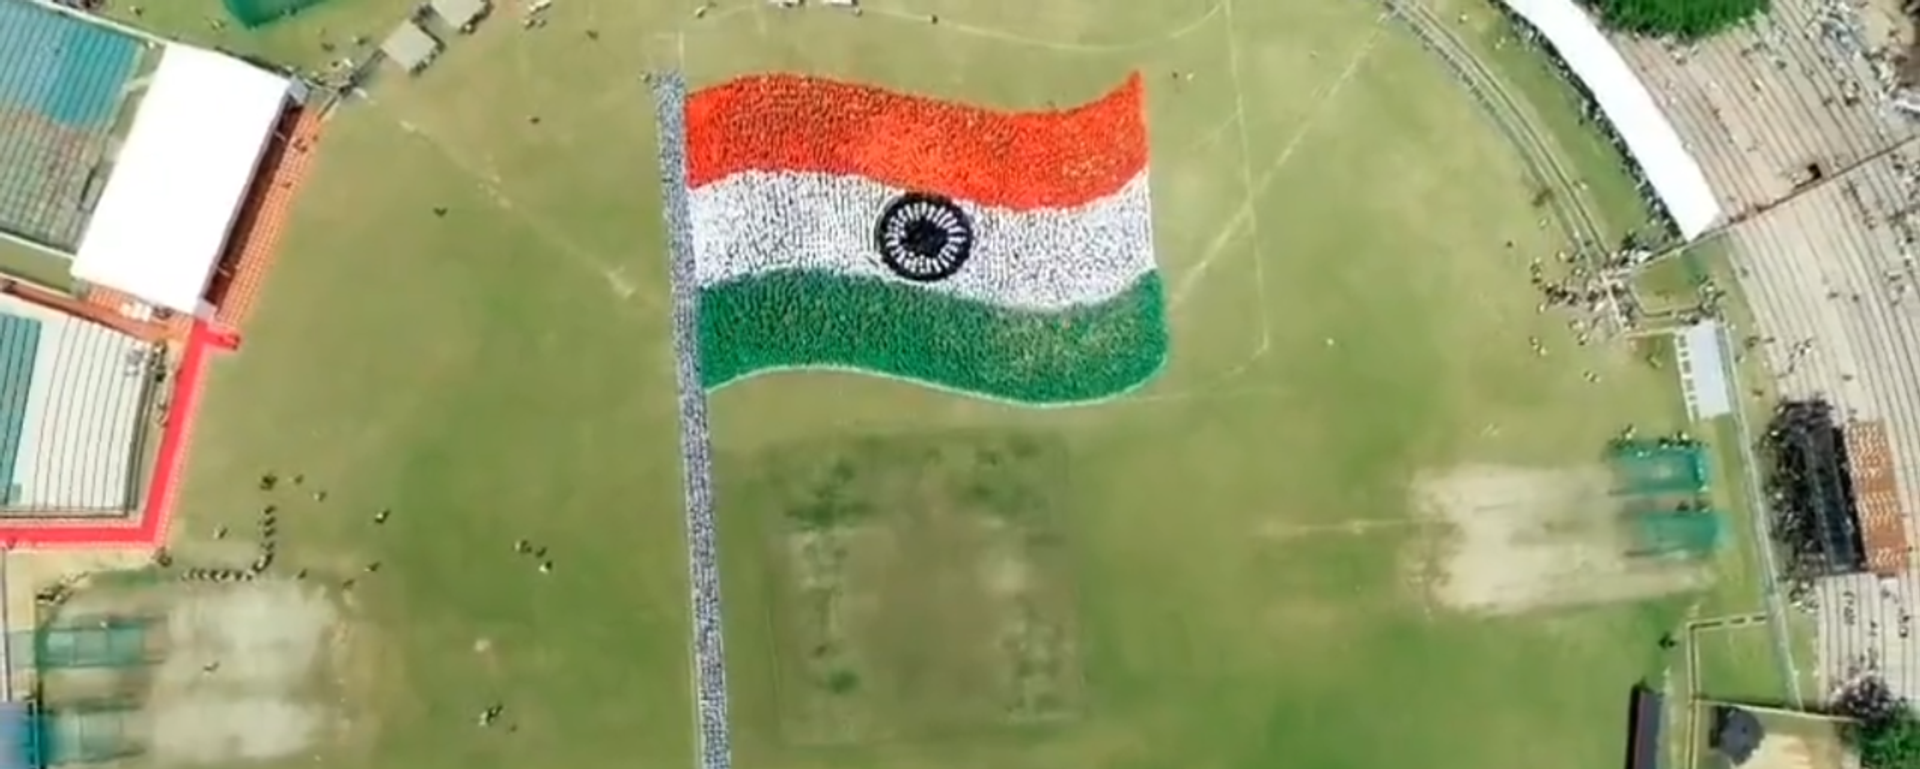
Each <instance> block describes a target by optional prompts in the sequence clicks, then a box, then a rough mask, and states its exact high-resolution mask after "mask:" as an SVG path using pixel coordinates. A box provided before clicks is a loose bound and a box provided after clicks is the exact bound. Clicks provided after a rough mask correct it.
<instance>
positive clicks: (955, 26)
mask: <svg viewBox="0 0 1920 769" xmlns="http://www.w3.org/2000/svg"><path fill="white" fill-rule="evenodd" d="M1228 2H1229V0H1219V2H1216V3H1214V4H1212V5H1209V6H1207V10H1206V11H1205V12H1204V13H1201V14H1200V15H1199V16H1198V17H1195V18H1194V19H1193V20H1192V21H1189V22H1187V23H1185V24H1182V25H1180V26H1179V27H1178V28H1176V29H1174V30H1173V31H1172V32H1168V33H1166V34H1161V35H1155V36H1153V37H1149V38H1141V39H1139V40H1130V41H1127V42H1123V43H1076V42H1072V41H1068V40H1048V39H1046V38H1041V37H1028V36H1026V35H1021V34H1018V33H1014V32H1006V31H1003V30H998V29H993V28H991V27H982V26H977V25H973V24H967V23H965V22H956V21H950V20H948V19H944V18H943V19H941V20H940V24H939V25H938V28H939V29H941V30H951V31H954V32H959V33H961V34H963V35H972V36H974V37H984V38H987V39H989V40H999V41H1001V42H1006V43H1018V44H1020V45H1030V46H1034V47H1036V48H1047V49H1051V50H1055V51H1066V52H1068V53H1114V52H1119V51H1131V50H1135V49H1139V48H1148V47H1151V46H1155V45H1160V44H1163V43H1170V42H1173V41H1175V40H1179V39H1180V38H1183V37H1186V36H1187V35H1189V34H1192V33H1193V32H1194V31H1196V30H1198V29H1200V28H1201V27H1202V26H1205V25H1206V23H1207V22H1208V21H1209V20H1211V19H1212V18H1213V17H1214V15H1215V14H1218V13H1220V12H1221V10H1222V9H1224V8H1226V7H1227V5H1228ZM868 15H871V16H878V17H881V18H890V19H895V20H899V21H912V22H918V23H920V24H925V25H928V26H934V25H933V24H932V22H930V21H928V18H927V15H926V14H920V13H907V12H905V11H895V10H889V9H882V8H875V9H871V10H870V11H869V12H868Z"/></svg>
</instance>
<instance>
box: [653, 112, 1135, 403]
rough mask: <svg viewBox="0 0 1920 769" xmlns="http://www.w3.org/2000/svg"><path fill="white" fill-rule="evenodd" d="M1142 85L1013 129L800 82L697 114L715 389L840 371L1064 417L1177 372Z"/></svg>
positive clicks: (696, 177) (701, 246)
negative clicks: (1156, 254)
mask: <svg viewBox="0 0 1920 769" xmlns="http://www.w3.org/2000/svg"><path fill="white" fill-rule="evenodd" d="M1142 88H1143V87H1142V84H1141V82H1140V79H1139V77H1138V76H1137V75H1136V76H1134V77H1132V78H1130V79H1129V80H1127V82H1126V83H1125V84H1123V85H1122V86H1120V87H1119V88H1118V89H1117V90H1115V91H1113V92H1112V93H1109V94H1107V95H1106V96H1104V97H1101V98H1099V99H1097V100H1095V101H1093V102H1090V103H1087V104H1084V105H1081V106H1078V107H1073V108H1069V109H1061V110H1053V111H1044V112H1005V111H994V110H989V109H986V108H981V107H975V106H969V105H962V104H955V103H952V102H945V101H938V100H934V99H928V98H922V97H917V96H909V95H903V94H898V93H893V92H889V91H883V90H880V89H876V88H871V87H867V86H861V85H854V84H848V83H842V82H836V81H831V80H824V79H818V78H811V77H801V76H794V75H767V76H757V77H747V78H743V79H739V80H734V81H731V82H728V83H725V84H722V85H719V86H715V87H712V88H708V89H706V90H703V91H699V92H696V93H694V94H693V95H692V96H691V97H689V98H688V100H687V104H686V122H685V132H686V133H685V142H686V144H685V150H686V153H687V154H686V172H687V187H688V188H689V189H688V205H687V210H688V215H689V217H690V219H691V229H692V232H691V233H690V234H691V240H692V244H693V248H692V250H693V254H694V264H695V273H696V274H697V277H698V285H699V289H700V304H699V313H700V323H699V329H700V350H701V369H702V372H703V373H702V379H703V380H704V383H705V384H706V385H707V386H708V387H710V388H711V387H719V386H722V385H725V384H727V383H729V382H733V381H736V380H738V379H741V378H743V377H747V376H750V375H753V374H755V373H758V372H762V371H769V370H777V369H787V368H839V369H850V370H858V371H863V372H868V373H873V374H878V375H882V376H891V377H898V378H903V379H908V380H913V381H916V382H920V383H923V384H927V385H932V386H936V387H943V388H949V389H954V390H959V391H964V392H968V393H973V394H977V395H982V396H986V397H992V398H999V399H1004V400H1010V401H1016V402H1022V403H1034V404H1060V403H1075V402H1083V401H1090V400H1096V399H1100V398H1105V397H1109V396H1113V395H1117V394H1120V393H1122V392H1124V391H1127V390H1129V389H1132V388H1134V387H1137V386H1139V385H1140V384H1142V383H1144V382H1146V381H1147V380H1148V379H1149V378H1151V377H1152V376H1153V375H1154V374H1155V373H1156V372H1157V371H1159V369H1160V367H1161V365H1162V363H1163V362H1164V361H1165V359H1166V356H1167V329H1166V320H1165V317H1164V312H1163V309H1164V300H1163V294H1162V288H1161V283H1160V279H1159V277H1158V274H1157V273H1156V272H1155V269H1154V259H1153V226H1152V216H1151V214H1152V211H1151V206H1150V205H1149V199H1148V194H1147V131H1146V124H1145V120H1144V117H1143V114H1142V107H1143V97H1142Z"/></svg>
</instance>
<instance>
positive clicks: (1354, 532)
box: [1258, 518, 1447, 541]
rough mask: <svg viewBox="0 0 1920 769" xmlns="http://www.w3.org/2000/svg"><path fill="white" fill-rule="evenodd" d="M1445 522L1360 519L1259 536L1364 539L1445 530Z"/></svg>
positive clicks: (1263, 531) (1274, 529)
mask: <svg viewBox="0 0 1920 769" xmlns="http://www.w3.org/2000/svg"><path fill="white" fill-rule="evenodd" d="M1446 526H1447V523H1446V522H1445V521H1436V520H1427V519H1422V518H1359V519H1355V520H1351V521H1341V522H1339V523H1302V524H1289V525H1280V526H1262V527H1260V529H1259V531H1258V534H1259V536H1260V538H1261V539H1265V540H1277V541H1285V540H1292V539H1308V538H1312V537H1318V536H1323V535H1327V534H1344V535H1347V536H1350V537H1364V536H1367V535H1368V534H1372V533H1375V532H1381V531H1393V530H1396V529H1429V528H1445V527H1446Z"/></svg>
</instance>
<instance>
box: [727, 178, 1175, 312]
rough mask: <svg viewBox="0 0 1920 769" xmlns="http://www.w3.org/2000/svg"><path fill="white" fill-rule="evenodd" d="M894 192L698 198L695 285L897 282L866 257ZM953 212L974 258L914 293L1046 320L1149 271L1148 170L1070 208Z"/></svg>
mask: <svg viewBox="0 0 1920 769" xmlns="http://www.w3.org/2000/svg"><path fill="white" fill-rule="evenodd" d="M903 192H904V190H900V189H895V188H892V187H888V186H885V185H882V184H878V183H876V182H873V181H871V180H868V179H865V178H862V177H857V176H834V175H830V174H819V173H805V174H779V173H769V172H763V171H749V172H745V173H739V174H735V175H733V176H730V177H727V178H726V179H723V180H721V181H718V182H715V183H713V184H709V185H707V186H705V187H702V188H700V189H698V190H695V191H694V192H693V194H692V196H691V208H692V209H693V211H692V213H693V240H694V254H695V255H696V258H695V261H696V266H697V271H698V274H699V279H700V286H701V287H702V288H706V287H710V286H714V285H717V284H720V283H725V282H728V281H732V280H738V279H741V278H745V277H750V276H753V275H757V274H763V273H768V272H774V271H779V270H813V271H819V272H829V273H838V274H843V275H849V276H859V277H873V278H883V279H888V280H900V278H898V277H895V276H894V275H893V273H892V272H890V271H889V270H888V269H887V267H886V265H885V264H883V263H881V261H880V255H879V254H878V253H877V252H876V251H875V250H874V247H873V228H874V223H875V221H876V220H877V219H879V217H880V212H881V211H882V210H883V209H885V208H886V205H887V203H888V202H889V201H891V200H893V199H894V198H895V197H896V196H898V195H900V194H901V193H903ZM955 202H957V203H959V204H960V206H961V207H962V208H964V209H966V210H967V212H968V213H969V214H971V215H972V216H973V226H974V236H975V241H976V242H975V244H974V248H973V256H972V258H970V259H969V260H968V261H967V262H966V264H965V265H964V266H963V267H962V268H961V269H960V272H959V273H958V274H956V275H954V276H953V277H951V278H948V279H946V280H943V281H940V282H938V283H932V284H915V285H921V286H924V287H925V288H927V289H928V290H932V291H939V292H941V293H944V294H949V295H953V296H957V297H960V298H964V299H970V300H973V301H977V302H982V303H988V304H994V305H999V306H1002V307H1011V308H1018V309H1026V310H1043V311H1046V310H1060V309H1066V308H1069V307H1074V306H1078V305H1087V304H1096V303H1099V302H1102V301H1105V300H1107V299H1111V298H1113V297H1114V296H1117V295H1119V294H1120V293H1121V292H1124V291H1126V290H1127V288H1128V287H1130V286H1132V285H1133V284H1134V283H1135V282H1137V281H1139V280H1140V278H1141V277H1142V276H1144V275H1146V274H1147V273H1149V272H1152V271H1153V222H1152V218H1153V217H1152V208H1151V206H1150V204H1149V202H1148V196H1147V173H1146V172H1145V171H1141V172H1140V175H1139V176H1136V177H1134V179H1133V180H1132V181H1130V182H1128V183H1127V185H1126V186H1125V187H1122V188H1121V189H1120V190H1119V191H1117V192H1115V193H1114V194H1112V195H1109V196H1107V197H1105V198H1101V199H1098V200H1095V201H1093V202H1091V203H1088V204H1086V205H1083V206H1079V207H1076V208H1068V209H1043V210H1035V211H1013V210H1008V209H1004V208H995V207H990V206H976V205H972V204H970V203H968V202H966V201H955ZM903 282H904V281H903Z"/></svg>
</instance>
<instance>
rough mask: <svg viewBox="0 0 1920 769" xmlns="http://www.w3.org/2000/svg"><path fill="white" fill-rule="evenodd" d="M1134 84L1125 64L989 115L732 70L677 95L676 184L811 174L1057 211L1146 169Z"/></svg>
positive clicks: (1140, 100)
mask: <svg viewBox="0 0 1920 769" xmlns="http://www.w3.org/2000/svg"><path fill="white" fill-rule="evenodd" d="M1144 93H1145V86H1144V85H1143V83H1142V81H1141V79H1140V76H1139V75H1138V74H1137V73H1136V74H1134V75H1132V76H1130V77H1128V78H1127V81H1126V82H1125V83H1124V84H1122V85H1121V86H1120V87H1119V88H1117V89H1115V90H1114V91H1112V92H1111V93H1108V94H1107V95H1106V96H1103V97H1101V98H1099V99H1097V100H1095V101H1093V102H1090V103H1088V104H1084V105H1081V106H1079V107H1074V108H1071V109H1066V110H1058V111H1047V112H1001V111H994V110H988V109H982V108H978V107H972V106H967V105H962V104H956V103H953V102H946V101H940V100H936V99H930V98H925V97H919V96H909V95H905V94H900V93H895V92H892V91H886V90H882V89H879V88H874V87H871V86H863V85H856V84H852V83H843V82H838V81H834V80H827V79H822V78H813V77H804V76H799V75H758V76H751V77H744V78H740V79H737V80H732V81H729V82H726V83H722V84H720V85H717V86H713V87H710V88H707V89H705V90H702V91H700V92H698V93H695V94H694V95H693V96H692V97H691V99H690V100H689V102H688V104H687V145H688V157H687V171H688V184H689V185H690V186H692V187H694V188H696V189H697V188H700V187H703V186H706V185H708V184H712V183H714V182H718V181H720V180H722V179H726V178H727V177H729V176H732V175H734V174H738V173H742V172H746V171H766V172H774V173H778V172H795V171H797V172H815V173H824V174H834V175H848V176H862V177H865V178H868V179H871V180H874V181H876V182H879V183H881V184H885V185H888V186H891V187H899V188H903V189H910V190H917V191H921V192H935V193H940V194H943V195H947V196H949V197H953V198H961V199H965V200H968V201H971V202H973V203H976V204H979V205H986V206H996V207H1000V208H1009V209H1015V210H1032V209H1039V208H1068V207H1073V206H1077V205H1081V204H1083V203H1086V202H1088V201H1091V200H1095V199H1098V198H1102V197H1106V196H1108V195H1110V194H1112V193H1113V192H1114V191H1116V190H1118V189H1120V188H1121V187H1122V186H1124V185H1126V184H1127V182H1128V181H1130V180H1132V179H1133V178H1134V177H1135V176H1138V175H1139V174H1140V173H1141V172H1142V171H1144V170H1145V169H1146V167H1147V128H1146V120H1145V117H1144V115H1143V112H1142V108H1143V106H1144Z"/></svg>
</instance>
